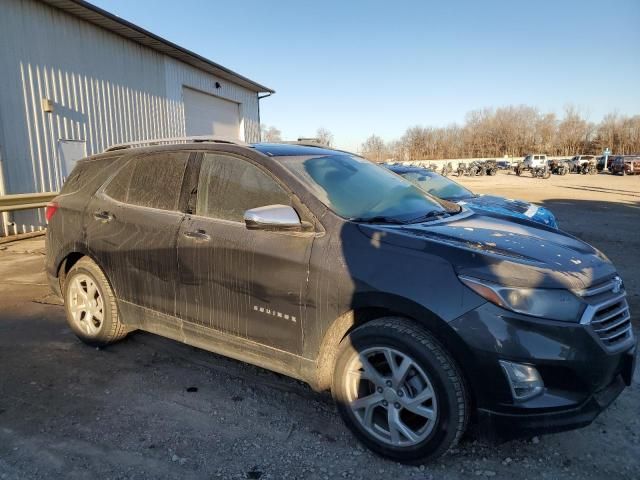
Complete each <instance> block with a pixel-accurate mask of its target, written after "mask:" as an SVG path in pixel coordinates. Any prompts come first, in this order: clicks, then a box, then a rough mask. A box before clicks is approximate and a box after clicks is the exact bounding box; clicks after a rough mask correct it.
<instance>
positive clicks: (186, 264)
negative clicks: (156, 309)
mask: <svg viewBox="0 0 640 480" xmlns="http://www.w3.org/2000/svg"><path fill="white" fill-rule="evenodd" d="M201 162H202V163H201V168H200V173H199V176H198V179H197V188H193V189H192V191H195V190H197V195H195V197H194V201H195V202H194V204H193V214H188V215H187V216H186V218H185V221H184V222H183V223H182V225H181V227H180V232H179V234H178V269H179V275H180V286H179V299H178V303H177V305H178V316H179V317H180V318H181V319H183V320H186V321H188V322H192V323H197V324H200V325H202V326H205V327H208V328H211V329H214V330H218V331H221V332H225V333H229V334H232V335H235V336H238V337H242V338H246V339H248V340H252V341H254V342H258V343H260V344H263V345H267V346H270V347H275V348H278V349H281V350H284V351H287V352H291V353H299V352H300V350H301V345H302V317H303V315H304V313H305V299H306V291H307V272H308V268H309V267H308V265H309V258H310V254H311V246H312V243H313V239H314V237H315V234H314V232H283V231H279V232H276V231H265V230H249V229H247V228H246V225H245V223H244V212H245V211H246V210H248V209H251V208H256V207H262V206H267V205H275V204H284V205H291V206H294V208H296V207H295V203H296V202H294V201H293V197H292V195H291V194H290V193H288V191H287V190H286V189H285V188H284V187H283V186H282V185H281V184H279V182H278V181H277V180H276V179H275V178H273V177H272V176H271V174H270V173H269V172H267V171H266V170H265V169H264V168H262V167H261V166H258V165H256V164H254V163H252V162H250V161H248V160H247V159H244V158H242V157H238V156H235V155H230V154H224V153H205V154H204V155H203V157H202V159H201ZM296 211H297V212H298V215H299V216H300V217H301V220H309V218H308V217H305V215H310V214H308V213H305V212H304V211H303V207H302V206H301V205H298V206H297V208H296Z"/></svg>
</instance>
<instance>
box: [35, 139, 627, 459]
mask: <svg viewBox="0 0 640 480" xmlns="http://www.w3.org/2000/svg"><path fill="white" fill-rule="evenodd" d="M372 185H373V186H374V187H373V188H372ZM389 185H391V187H389V188H387V187H388V186H389ZM159 188H163V189H164V190H162V191H158V190H159ZM385 189H386V190H385ZM378 192H383V195H382V196H380V197H379V198H378V197H376V195H379V193H378ZM262 207H269V208H267V210H268V212H267V213H268V215H272V216H273V215H274V212H275V215H279V213H281V212H291V211H294V212H295V214H296V215H297V218H298V219H299V221H297V223H296V222H293V223H291V222H289V223H286V222H287V221H288V220H286V221H285V220H283V219H281V218H280V217H277V218H280V220H281V221H282V223H281V225H280V226H278V224H277V223H275V222H274V221H272V222H271V223H269V224H268V225H265V224H261V223H260V221H261V220H260V219H261V215H267V213H264V211H263V210H261V208H262ZM410 208H415V209H416V212H418V211H420V212H421V213H425V212H424V211H423V210H421V209H424V208H427V210H428V211H427V212H426V214H425V215H424V216H423V217H421V216H419V215H416V212H413V213H412V212H410V211H408V209H410ZM51 211H52V212H53V213H51V214H50V222H49V229H48V232H47V261H46V270H47V274H48V277H49V281H50V283H51V286H52V288H53V290H54V291H55V292H57V293H58V294H62V295H63V296H65V302H67V303H69V302H72V301H73V298H75V297H73V296H72V295H73V292H74V290H73V289H71V290H70V289H69V288H70V287H68V285H69V283H70V282H68V281H67V279H68V278H69V277H70V276H73V279H76V277H75V276H74V275H77V271H76V269H77V265H78V264H79V262H83V261H86V260H82V259H91V261H92V262H94V263H95V265H97V267H99V269H100V270H101V271H102V272H104V276H105V277H106V279H107V280H108V283H109V285H110V287H111V288H112V290H113V292H114V297H115V303H116V305H117V309H118V312H119V318H120V321H121V322H122V323H123V324H124V327H126V329H127V331H132V330H136V329H141V330H146V331H149V332H152V333H156V334H160V335H163V336H166V337H169V338H173V339H176V340H179V341H182V342H185V343H188V344H190V345H194V346H197V347H200V348H204V349H207V350H210V351H213V352H217V353H221V354H224V355H227V356H230V357H233V358H236V359H239V360H242V361H246V362H249V363H252V364H255V365H259V366H262V367H265V368H268V369H271V370H274V371H277V372H280V373H283V374H286V375H289V376H292V377H295V378H298V379H302V380H304V381H305V382H308V383H309V384H310V385H312V386H313V387H314V388H316V389H318V390H324V389H328V388H331V389H332V391H333V390H334V389H335V388H338V387H339V385H341V384H339V383H336V382H337V380H336V378H337V376H340V375H342V373H341V372H342V371H341V370H340V369H339V368H338V367H339V366H340V365H341V363H340V359H341V358H343V357H342V356H340V355H342V354H341V353H340V352H342V351H343V350H344V349H348V348H355V349H356V350H358V348H359V347H358V345H360V343H358V342H361V343H362V342H364V343H362V344H364V345H368V346H367V348H380V349H382V350H380V351H384V352H385V353H386V352H391V355H392V357H393V355H395V357H393V358H394V360H393V361H392V362H391V363H393V364H394V365H392V366H391V370H394V369H395V368H396V367H399V366H400V359H404V360H403V362H402V365H404V361H405V360H407V359H410V360H412V361H413V362H414V363H413V364H412V365H414V367H412V369H411V372H412V374H411V375H412V378H417V377H418V373H420V374H421V375H422V377H423V378H425V379H427V378H430V379H431V387H432V390H433V392H435V393H433V395H435V397H434V398H433V399H432V400H431V402H432V403H429V404H428V405H431V408H432V410H429V409H428V408H426V407H425V406H424V405H423V406H421V407H420V409H421V410H420V411H422V410H424V411H425V412H426V411H430V412H431V413H432V414H433V412H434V411H435V410H436V408H435V405H436V399H437V405H438V414H437V416H436V415H435V414H433V419H432V420H427V421H425V422H424V423H423V424H422V423H421V424H418V423H415V432H414V434H415V438H416V439H415V442H413V443H412V442H411V441H410V440H412V439H413V437H412V435H413V434H412V433H410V432H408V433H406V434H404V435H405V436H400V437H398V431H397V429H395V426H396V425H397V424H396V423H395V422H397V421H398V419H397V417H393V415H394V412H393V410H392V405H394V404H395V405H396V408H398V409H399V410H398V412H400V414H401V415H404V414H405V413H406V411H407V410H410V409H412V408H414V407H415V405H414V406H413V407H412V406H411V405H409V404H408V403H407V404H405V403H402V402H404V401H405V398H406V397H411V396H413V395H414V393H412V391H413V390H412V389H414V388H417V387H416V385H417V382H418V381H417V380H416V382H414V383H412V384H411V385H409V386H406V385H405V384H404V383H402V382H399V383H398V385H401V387H399V388H398V390H397V391H392V390H391V389H390V388H391V387H389V388H387V387H386V386H385V385H384V383H381V384H380V386H379V387H378V389H379V390H378V391H379V392H382V393H380V394H378V393H376V391H375V390H373V389H372V393H371V395H369V396H368V397H365V398H369V399H373V400H375V401H376V403H375V405H374V407H372V408H375V410H374V413H375V412H377V413H375V415H374V416H373V420H372V418H371V417H367V416H366V415H365V417H366V418H365V420H362V422H364V423H362V422H361V423H358V422H360V420H358V418H360V419H361V417H358V416H357V415H355V414H354V416H353V419H352V422H353V423H352V425H350V428H351V429H352V430H353V431H354V432H356V431H357V432H359V438H360V439H361V440H362V441H363V442H365V443H366V444H367V445H368V446H369V447H371V448H372V449H374V450H376V451H377V452H378V453H382V454H384V455H387V456H390V457H391V458H394V459H397V460H400V461H410V462H415V461H418V460H419V459H420V458H422V457H423V456H424V455H425V451H423V450H420V448H422V446H424V445H427V444H428V443H429V442H441V437H439V436H438V435H441V436H442V438H444V436H446V435H448V433H447V432H446V430H447V428H450V427H447V425H450V421H449V420H451V419H450V418H449V419H448V418H447V417H446V415H448V414H449V413H450V412H449V410H448V409H450V408H466V409H467V410H465V412H466V413H465V414H464V415H462V414H461V415H462V416H460V418H464V419H469V418H470V419H472V420H473V421H477V422H479V423H480V424H481V425H483V426H486V428H487V431H488V432H491V433H492V434H495V435H500V436H502V435H508V436H521V435H529V434H532V433H535V432H546V431H553V430H562V429H567V428H574V427H578V426H583V425H586V424H588V423H590V422H591V421H593V419H594V418H595V417H596V416H597V415H598V414H599V413H600V412H601V411H602V410H603V409H604V408H605V407H606V406H607V405H608V404H610V403H611V402H612V401H613V400H614V399H615V398H616V397H617V396H618V395H619V394H620V393H621V392H622V390H623V389H624V387H625V385H629V384H630V381H631V375H632V370H633V359H634V352H635V338H634V336H633V333H632V329H631V324H630V314H629V309H628V306H627V303H626V299H625V291H624V286H623V284H622V282H621V281H620V279H619V277H618V275H617V272H616V269H615V267H614V266H613V265H612V264H611V262H610V261H609V260H608V259H607V258H606V257H605V256H604V255H603V254H602V253H600V252H599V251H597V250H596V249H594V248H593V247H591V246H589V245H587V244H586V243H584V242H582V241H580V240H578V239H576V238H574V237H572V236H570V235H568V234H566V233H563V232H561V231H558V230H556V229H553V228H549V227H547V226H544V225H540V224H536V223H534V222H531V221H530V220H529V219H522V218H518V217H515V216H513V215H511V216H505V215H495V214H491V215H485V214H483V213H481V212H480V209H478V210H475V211H473V210H470V209H468V208H466V206H463V207H460V206H458V205H456V204H453V203H451V202H447V201H444V200H439V199H436V198H434V197H431V196H429V195H428V194H426V193H424V192H423V191H421V190H419V189H417V188H415V187H414V186H413V185H412V184H411V183H409V182H407V181H405V180H403V179H400V178H398V177H397V176H396V175H393V174H391V173H390V172H388V171H387V170H385V169H384V168H382V167H378V166H374V165H373V164H369V162H367V161H366V160H364V159H361V158H359V157H357V156H354V155H351V154H348V153H345V152H340V151H336V150H330V149H325V148H319V147H310V146H300V145H283V144H256V145H252V146H249V147H246V146H238V145H232V144H218V143H209V144H206V143H198V144H195V143H186V144H176V145H165V146H155V147H147V148H132V149H126V150H122V151H115V152H111V153H107V154H104V155H98V156H95V157H92V158H89V159H87V160H84V161H82V162H80V163H79V165H78V167H77V168H76V170H75V171H74V173H73V174H72V175H71V178H70V179H69V180H68V183H67V185H65V188H64V189H63V192H62V194H61V195H60V196H59V197H57V199H56V200H55V204H54V206H53V207H52V210H51ZM246 211H250V212H252V213H251V215H249V216H248V217H247V215H246V214H245V216H244V218H243V214H244V213H245V212H246ZM363 212H369V214H368V215H364V214H363ZM48 216H49V214H48ZM243 220H244V221H243ZM280 220H279V221H280ZM285 224H286V225H287V226H286V228H284V227H282V225H285ZM86 272H88V270H85V276H86ZM80 278H84V277H80ZM75 291H76V292H77V290H75ZM65 292H71V294H69V295H71V296H67V293H65ZM81 293H82V294H83V295H84V294H85V293H86V292H84V291H81ZM67 308H71V307H67ZM381 319H385V320H384V321H381ZM394 322H397V324H398V325H400V324H401V325H402V328H399V327H397V328H396V325H395V324H394ZM374 326H375V328H376V329H377V330H375V332H378V333H376V334H375V335H373V336H371V335H369V336H366V335H364V334H363V333H362V332H366V331H367V328H374ZM394 328H395V330H396V333H398V335H400V334H402V335H404V333H405V332H407V331H409V332H417V333H414V334H413V337H415V338H418V337H420V338H426V339H427V340H428V341H427V340H425V343H424V344H425V345H427V346H433V345H435V347H434V348H436V350H437V351H438V352H440V353H441V357H442V356H446V357H447V358H448V359H450V364H451V365H452V369H450V370H447V371H448V372H449V373H448V375H449V376H450V377H451V376H452V375H458V376H459V377H460V380H459V381H458V382H457V384H456V385H455V386H456V388H457V390H456V391H457V392H458V393H459V395H458V400H457V402H458V403H457V404H456V402H453V403H447V401H448V398H449V397H447V394H446V392H444V391H442V390H440V389H439V385H441V383H439V380H438V378H439V377H436V376H437V373H438V372H437V369H436V367H433V368H432V365H430V364H429V362H428V361H423V360H421V359H420V358H421V357H420V352H417V353H416V351H415V350H403V347H402V343H398V341H396V340H393V341H394V342H395V343H393V342H392V343H386V344H384V345H382V346H380V345H377V344H375V341H376V338H378V337H377V335H378V334H379V333H380V332H382V334H385V332H386V331H387V330H389V329H391V330H393V329H394ZM372 331H373V330H372ZM359 332H360V333H359ZM358 335H360V336H359V337H358ZM416 335H417V336H416ZM396 336H397V335H396ZM392 337H393V336H392ZM372 338H373V340H371V339H372ZM389 338H391V337H389ZM393 338H395V337H393ZM402 338H405V337H402ZM409 340H411V338H409ZM409 340H408V341H409ZM367 341H369V342H374V343H373V344H366V342H367ZM345 342H346V343H351V345H345ZM390 342H391V340H390ZM389 345H392V346H393V348H390V347H389ZM411 345H413V344H411ZM407 348H409V347H407ZM411 348H413V347H411ZM341 349H343V350H341ZM367 351H368V350H367ZM344 352H347V350H344ZM358 352H359V354H360V356H361V358H360V360H361V361H362V364H363V365H365V364H366V362H365V359H364V357H362V355H365V354H366V352H364V351H361V350H359V351H358ZM407 352H414V354H412V355H413V356H412V355H410V354H409V353H407ZM344 355H346V356H344V359H345V361H346V360H348V359H349V358H351V357H349V356H348V355H347V353H344ZM354 358H355V359H356V361H357V360H358V357H357V355H356V357H354ZM429 358H431V357H429ZM433 358H435V357H433ZM366 361H367V362H368V361H369V359H367V360H366ZM407 361H408V360H407ZM395 362H397V364H395ZM390 365H391V364H390ZM374 368H375V369H376V371H375V372H374V371H373V370H370V371H368V373H367V374H366V378H365V380H362V378H360V380H357V381H358V382H361V383H357V385H358V388H360V387H362V386H363V385H364V383H366V380H367V379H374V380H375V381H374V380H371V382H373V383H375V382H378V379H380V382H382V380H384V378H389V379H388V380H387V384H388V385H391V383H392V382H391V377H385V375H386V374H385V373H384V372H383V371H382V370H380V369H378V367H374ZM365 370H366V369H365ZM514 372H515V373H514ZM523 372H524V373H523ZM405 373H406V372H405ZM523 375H524V377H526V376H527V375H530V376H531V378H524V377H523ZM362 377H365V374H362ZM443 378H444V377H443ZM519 379H520V380H519ZM425 381H427V380H425ZM529 381H531V383H527V382H529ZM371 382H369V383H371ZM394 382H395V379H394ZM345 385H346V384H345ZM442 385H444V384H442ZM445 386H446V385H445ZM405 387H406V388H405ZM421 388H422V387H421ZM443 388H444V387H443ZM424 391H426V389H425V390H424ZM345 395H347V396H348V394H345ZM354 395H356V396H357V395H358V392H357V391H355V393H354ZM376 395H378V396H376ZM402 395H404V396H405V398H401V397H402ZM425 398H426V397H425ZM337 400H338V405H339V408H343V409H346V410H345V411H348V409H349V407H350V406H353V405H355V403H356V402H357V400H354V401H353V405H352V404H351V403H349V402H348V401H347V400H344V397H340V398H339V399H337ZM425 405H427V404H425ZM447 405H451V407H450V408H449V407H447ZM456 405H457V406H456ZM355 409H356V407H355V406H353V410H354V411H355ZM414 410H415V408H414ZM365 412H366V410H365ZM342 413H343V411H342V410H341V414H342ZM387 414H388V419H387V417H386V415H387ZM424 415H425V416H428V414H427V413H425V414H424ZM345 416H348V412H347V413H345V414H343V418H344V417H345ZM379 416H380V417H382V416H384V418H385V420H380V421H379V420H377V419H378V417H379ZM402 418H404V419H405V424H407V423H410V422H409V420H407V419H406V418H408V417H406V416H404V417H402ZM457 418H458V417H455V419H456V421H457ZM392 420H393V421H392ZM466 421H467V420H464V422H462V420H460V422H462V423H460V425H461V426H460V432H458V433H457V434H456V436H455V438H456V439H457V438H459V435H460V434H461V432H462V431H463V430H464V428H465V426H466ZM367 422H369V424H372V422H373V424H376V422H378V423H377V424H376V425H378V427H376V428H377V430H376V429H373V428H372V429H367V425H368V424H367ZM380 422H381V423H380ZM429 422H435V426H433V425H431V424H430V423H429ZM380 425H382V427H380ZM424 425H430V426H429V429H426V427H424ZM385 426H388V432H386V430H385V428H386V427H385ZM405 426H406V425H405ZM432 428H433V429H432ZM386 433H389V437H388V438H387V437H386V436H385V435H386ZM394 433H395V435H394ZM405 437H406V438H405ZM447 438H449V437H447ZM451 439H453V435H452V436H451ZM451 442H453V440H451V441H450V442H449V443H448V444H447V445H446V446H447V447H448V445H450V444H452V443H451ZM406 445H408V446H406ZM429 448H431V447H429ZM429 451H431V450H429ZM440 453H442V451H441V450H438V454H440Z"/></svg>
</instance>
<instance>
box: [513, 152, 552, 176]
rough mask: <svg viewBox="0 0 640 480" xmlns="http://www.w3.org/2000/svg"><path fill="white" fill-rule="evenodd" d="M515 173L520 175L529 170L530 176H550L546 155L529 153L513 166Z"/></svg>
mask: <svg viewBox="0 0 640 480" xmlns="http://www.w3.org/2000/svg"><path fill="white" fill-rule="evenodd" d="M515 172H516V175H518V176H520V175H522V174H523V173H525V172H530V173H531V176H532V177H537V178H544V179H547V178H549V177H550V176H551V169H550V168H549V165H548V164H547V156H546V155H542V154H535V155H534V154H530V155H527V156H526V157H524V160H523V161H522V162H519V163H518V164H517V165H516V168H515Z"/></svg>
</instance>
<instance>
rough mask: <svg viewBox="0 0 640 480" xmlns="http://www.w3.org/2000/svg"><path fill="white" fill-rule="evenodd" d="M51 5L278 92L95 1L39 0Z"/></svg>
mask: <svg viewBox="0 0 640 480" xmlns="http://www.w3.org/2000/svg"><path fill="white" fill-rule="evenodd" d="M40 1H42V2H44V3H46V4H48V5H51V6H52V7H55V8H57V9H59V10H62V11H64V12H66V13H68V14H70V15H73V16H75V17H78V18H80V19H82V20H85V21H87V22H89V23H92V24H94V25H97V26H98V27H101V28H104V29H105V30H108V31H110V32H112V33H115V34H116V35H120V36H121V37H124V38H127V39H129V40H131V41H134V42H136V43H139V44H140V45H144V46H145V47H148V48H151V49H153V50H155V51H157V52H160V53H163V54H165V55H168V56H170V57H173V58H175V59H177V60H180V61H181V62H184V63H186V64H189V65H192V66H194V67H196V68H199V69H200V70H203V71H205V72H208V73H211V74H213V75H215V76H217V77H219V78H222V79H225V80H229V81H230V82H233V83H235V84H237V85H240V86H242V87H244V88H247V89H249V90H251V91H254V92H257V93H260V92H268V93H275V90H272V89H270V88H268V87H265V86H264V85H260V84H259V83H256V82H254V81H253V80H250V79H248V78H247V77H243V76H242V75H240V74H238V73H236V72H234V71H233V70H229V69H228V68H226V67H223V66H222V65H219V64H217V63H215V62H212V61H211V60H208V59H206V58H204V57H202V56H200V55H198V54H197V53H194V52H192V51H190V50H187V49H186V48H182V47H181V46H179V45H176V44H175V43H172V42H170V41H168V40H165V39H164V38H162V37H159V36H158V35H155V34H153V33H151V32H149V31H148V30H145V29H144V28H142V27H139V26H138V25H135V24H133V23H131V22H128V21H126V20H124V19H122V18H120V17H118V16H116V15H114V14H112V13H109V12H107V11H106V10H103V9H101V8H99V7H96V6H95V5H92V4H90V3H88V2H85V1H84V0H40Z"/></svg>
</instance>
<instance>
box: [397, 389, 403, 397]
mask: <svg viewBox="0 0 640 480" xmlns="http://www.w3.org/2000/svg"><path fill="white" fill-rule="evenodd" d="M396 393H397V394H398V396H399V397H402V396H404V392H403V391H402V390H398V391H397V392H396Z"/></svg>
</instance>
